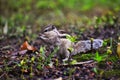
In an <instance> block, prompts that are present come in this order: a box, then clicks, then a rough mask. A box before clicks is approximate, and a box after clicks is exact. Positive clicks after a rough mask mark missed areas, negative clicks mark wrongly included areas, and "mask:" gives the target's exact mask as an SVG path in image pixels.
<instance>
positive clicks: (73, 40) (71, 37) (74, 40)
mask: <svg viewBox="0 0 120 80" xmlns="http://www.w3.org/2000/svg"><path fill="white" fill-rule="evenodd" d="M67 39H69V40H70V41H71V42H76V37H75V36H70V35H67Z"/></svg>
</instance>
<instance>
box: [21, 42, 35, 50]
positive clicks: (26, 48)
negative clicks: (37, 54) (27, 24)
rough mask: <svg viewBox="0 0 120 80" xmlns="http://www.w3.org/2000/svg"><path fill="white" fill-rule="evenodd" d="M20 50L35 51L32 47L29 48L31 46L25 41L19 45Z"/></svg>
mask: <svg viewBox="0 0 120 80" xmlns="http://www.w3.org/2000/svg"><path fill="white" fill-rule="evenodd" d="M20 50H31V51H35V50H36V48H35V47H33V46H31V45H29V44H28V42H27V41H25V42H24V43H23V44H22V45H21V47H20Z"/></svg>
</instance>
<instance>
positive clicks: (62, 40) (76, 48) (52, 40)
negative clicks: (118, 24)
mask: <svg viewBox="0 0 120 80" xmlns="http://www.w3.org/2000/svg"><path fill="white" fill-rule="evenodd" d="M67 35H69V34H65V33H63V34H62V33H60V32H59V31H58V30H57V28H56V27H55V26H54V25H48V26H46V28H45V29H44V31H43V34H41V35H40V36H39V38H40V39H41V40H42V41H44V42H45V43H46V44H47V45H50V46H52V47H53V48H55V47H56V46H57V47H59V50H58V52H57V54H56V56H57V57H59V58H60V59H66V60H67V59H68V58H69V57H70V55H76V54H78V53H80V52H87V51H89V50H91V44H92V48H93V49H98V48H100V47H101V46H102V44H103V40H101V39H94V40H93V41H92V43H91V40H83V41H78V42H77V43H74V42H71V41H70V40H69V39H68V38H66V36H67ZM70 48H72V49H73V50H72V52H71V51H70V50H69V49H70Z"/></svg>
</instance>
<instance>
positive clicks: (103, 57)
mask: <svg viewBox="0 0 120 80" xmlns="http://www.w3.org/2000/svg"><path fill="white" fill-rule="evenodd" d="M106 57H107V55H106V54H105V55H102V56H101V55H99V53H98V52H96V53H95V56H94V58H93V59H94V60H95V61H97V62H98V63H99V62H101V61H104V60H105V58H106Z"/></svg>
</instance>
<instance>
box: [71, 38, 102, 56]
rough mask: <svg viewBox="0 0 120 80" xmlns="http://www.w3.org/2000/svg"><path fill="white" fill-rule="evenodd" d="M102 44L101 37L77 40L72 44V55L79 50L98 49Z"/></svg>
mask: <svg viewBox="0 0 120 80" xmlns="http://www.w3.org/2000/svg"><path fill="white" fill-rule="evenodd" d="M102 45H103V40H101V39H94V40H93V41H91V40H83V41H79V42H77V43H76V44H75V46H74V52H73V55H75V54H77V53H80V52H87V51H89V50H91V49H98V48H100V47H102Z"/></svg>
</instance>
